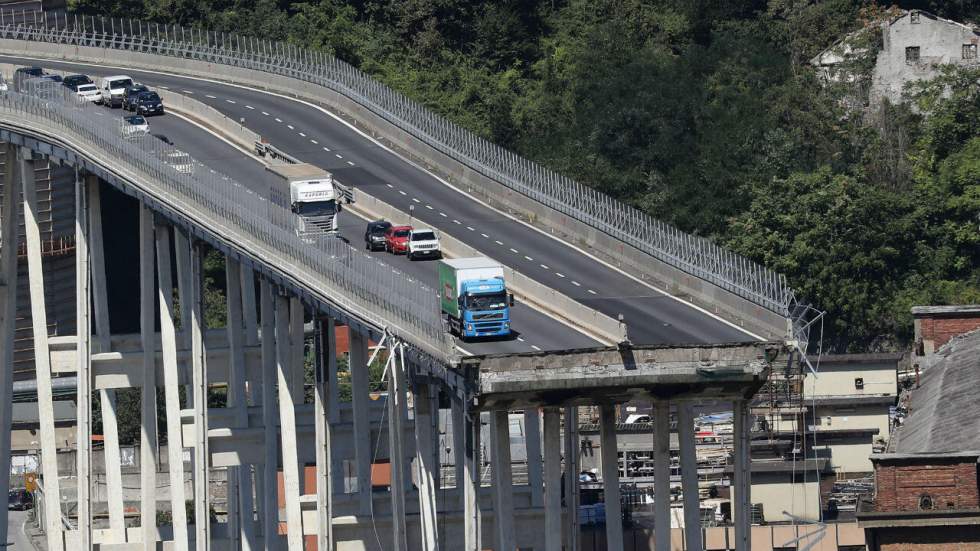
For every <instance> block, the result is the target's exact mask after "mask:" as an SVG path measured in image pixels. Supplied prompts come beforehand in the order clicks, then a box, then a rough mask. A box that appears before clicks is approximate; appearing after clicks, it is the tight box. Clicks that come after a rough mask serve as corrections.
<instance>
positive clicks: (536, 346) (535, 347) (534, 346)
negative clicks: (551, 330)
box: [531, 344, 541, 352]
mask: <svg viewBox="0 0 980 551" xmlns="http://www.w3.org/2000/svg"><path fill="white" fill-rule="evenodd" d="M531 348H533V349H535V350H537V351H539V352H540V351H541V349H540V348H538V345H536V344H532V345H531Z"/></svg>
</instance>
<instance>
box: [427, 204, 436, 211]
mask: <svg viewBox="0 0 980 551" xmlns="http://www.w3.org/2000/svg"><path fill="white" fill-rule="evenodd" d="M425 208H427V209H429V210H435V209H433V208H432V205H426V206H425Z"/></svg>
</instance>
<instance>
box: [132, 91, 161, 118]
mask: <svg viewBox="0 0 980 551" xmlns="http://www.w3.org/2000/svg"><path fill="white" fill-rule="evenodd" d="M133 105H134V107H133V111H136V112H137V113H139V114H140V115H162V114H163V100H162V99H160V94H157V93H156V92H152V91H149V92H143V93H141V94H139V95H137V96H136V99H135V100H133Z"/></svg>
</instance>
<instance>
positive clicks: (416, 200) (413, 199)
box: [412, 197, 422, 203]
mask: <svg viewBox="0 0 980 551" xmlns="http://www.w3.org/2000/svg"><path fill="white" fill-rule="evenodd" d="M412 201H414V202H416V203H421V202H422V201H419V200H418V199H416V198H415V197H412Z"/></svg>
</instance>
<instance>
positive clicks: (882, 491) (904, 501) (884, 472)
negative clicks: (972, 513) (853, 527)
mask: <svg viewBox="0 0 980 551" xmlns="http://www.w3.org/2000/svg"><path fill="white" fill-rule="evenodd" d="M875 486H876V488H875V489H876V496H875V510H876V511H883V512H884V511H918V510H919V500H920V498H921V497H922V496H923V495H928V496H930V497H931V498H932V503H933V508H934V509H971V508H977V507H980V492H978V489H977V463H976V459H975V458H973V459H968V458H963V459H958V460H948V461H946V462H940V461H939V460H933V463H922V462H916V463H908V462H906V463H891V462H889V463H888V464H882V463H880V462H879V463H878V464H877V465H876V466H875Z"/></svg>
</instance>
